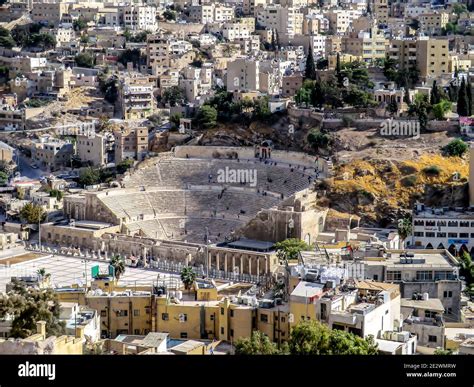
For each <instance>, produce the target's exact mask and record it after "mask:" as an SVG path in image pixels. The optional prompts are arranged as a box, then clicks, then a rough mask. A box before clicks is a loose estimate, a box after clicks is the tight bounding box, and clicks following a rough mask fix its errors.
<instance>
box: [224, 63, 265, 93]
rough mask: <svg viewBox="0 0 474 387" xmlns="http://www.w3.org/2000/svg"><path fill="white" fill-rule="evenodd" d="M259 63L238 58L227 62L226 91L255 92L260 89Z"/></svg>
mask: <svg viewBox="0 0 474 387" xmlns="http://www.w3.org/2000/svg"><path fill="white" fill-rule="evenodd" d="M259 67H260V62H259V61H258V60H254V59H246V58H239V59H236V60H234V61H232V62H229V64H228V67H227V90H228V91H256V90H258V89H259V88H260V81H259Z"/></svg>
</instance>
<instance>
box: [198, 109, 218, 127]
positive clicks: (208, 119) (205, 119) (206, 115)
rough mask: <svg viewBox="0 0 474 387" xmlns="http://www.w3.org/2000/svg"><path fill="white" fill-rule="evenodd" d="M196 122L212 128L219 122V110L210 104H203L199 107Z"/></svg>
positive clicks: (201, 125)
mask: <svg viewBox="0 0 474 387" xmlns="http://www.w3.org/2000/svg"><path fill="white" fill-rule="evenodd" d="M196 122H197V123H198V125H199V126H200V127H202V128H212V127H214V126H216V123H217V110H216V109H215V108H213V107H212V106H209V105H203V106H201V108H200V109H199V111H198V113H197V116H196Z"/></svg>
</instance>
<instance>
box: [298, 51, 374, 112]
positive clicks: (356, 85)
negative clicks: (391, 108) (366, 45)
mask: <svg viewBox="0 0 474 387" xmlns="http://www.w3.org/2000/svg"><path fill="white" fill-rule="evenodd" d="M306 59H307V60H306V70H305V82H304V83H303V86H302V87H301V89H300V90H298V92H297V93H296V95H295V101H296V103H297V104H298V105H305V106H313V107H317V108H322V107H323V106H324V105H329V106H330V107H331V108H333V109H335V108H339V107H342V106H344V104H347V105H351V106H354V107H370V106H373V105H374V104H375V102H374V100H373V98H372V95H371V94H370V93H369V92H368V89H370V88H372V87H373V83H372V82H371V81H370V79H369V74H368V71H367V68H366V66H365V64H364V63H362V62H357V61H355V62H351V63H344V64H342V65H341V63H340V59H339V55H338V56H337V65H336V73H335V76H332V77H329V78H328V79H326V80H324V81H323V80H321V79H320V78H319V77H318V75H317V71H316V63H315V62H314V57H313V51H312V49H311V47H310V48H309V52H308V56H307V58H306ZM324 65H325V62H321V61H318V67H321V66H324Z"/></svg>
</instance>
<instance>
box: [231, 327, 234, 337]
mask: <svg viewBox="0 0 474 387" xmlns="http://www.w3.org/2000/svg"><path fill="white" fill-rule="evenodd" d="M230 337H234V330H233V329H231V330H230Z"/></svg>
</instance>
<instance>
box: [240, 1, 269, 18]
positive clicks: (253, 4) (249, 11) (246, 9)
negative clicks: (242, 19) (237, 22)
mask: <svg viewBox="0 0 474 387" xmlns="http://www.w3.org/2000/svg"><path fill="white" fill-rule="evenodd" d="M267 3H269V1H268V0H243V4H242V11H243V13H244V15H252V16H257V10H258V7H259V6H265V5H266V4H267Z"/></svg>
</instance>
